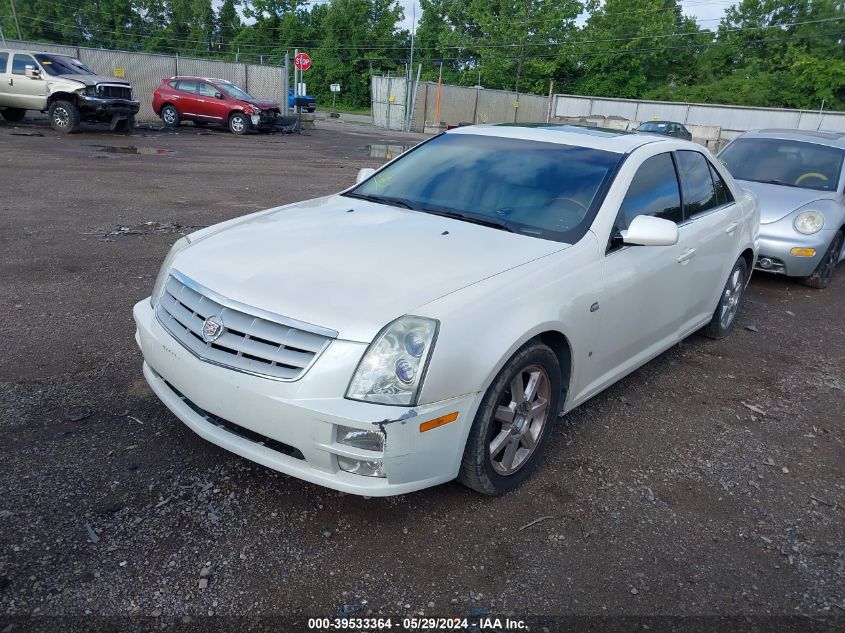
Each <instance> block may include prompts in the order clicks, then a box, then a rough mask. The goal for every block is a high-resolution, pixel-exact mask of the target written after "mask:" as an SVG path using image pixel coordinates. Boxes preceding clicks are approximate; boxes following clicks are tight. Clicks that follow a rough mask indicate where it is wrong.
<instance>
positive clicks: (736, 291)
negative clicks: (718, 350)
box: [719, 267, 745, 330]
mask: <svg viewBox="0 0 845 633" xmlns="http://www.w3.org/2000/svg"><path fill="white" fill-rule="evenodd" d="M744 277H745V276H744V275H743V274H742V269H741V268H739V267H736V268H734V269H733V272H732V273H731V276H730V278H729V279H728V283H727V284H726V285H725V290H724V292H723V293H722V303H721V306H720V308H721V309H720V312H719V325H721V327H722V329H723V330H726V329H727V328H728V327H730V324H731V323H733V320H734V318H736V313H737V310H739V301H740V299H741V298H742V291H743V289H744V288H745V285H744V282H745V278H744Z"/></svg>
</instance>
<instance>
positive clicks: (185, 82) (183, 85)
mask: <svg viewBox="0 0 845 633" xmlns="http://www.w3.org/2000/svg"><path fill="white" fill-rule="evenodd" d="M170 85H171V87H173V88H176V90H181V91H182V92H192V93H196V91H197V82H196V80H194V79H179V80H178V81H173V82H171V83H170Z"/></svg>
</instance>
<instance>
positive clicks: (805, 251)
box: [789, 246, 816, 257]
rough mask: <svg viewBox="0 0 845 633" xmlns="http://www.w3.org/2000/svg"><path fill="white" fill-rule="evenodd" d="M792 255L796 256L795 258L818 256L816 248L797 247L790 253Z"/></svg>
mask: <svg viewBox="0 0 845 633" xmlns="http://www.w3.org/2000/svg"><path fill="white" fill-rule="evenodd" d="M789 254H790V255H795V257H812V256H813V255H815V254H816V249H815V248H799V247H797V246H796V247H795V248H793V249H792V250H791V251H789Z"/></svg>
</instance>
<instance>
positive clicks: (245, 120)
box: [229, 112, 250, 134]
mask: <svg viewBox="0 0 845 633" xmlns="http://www.w3.org/2000/svg"><path fill="white" fill-rule="evenodd" d="M249 128H250V121H249V117H248V116H247V115H245V114H244V113H243V112H235V113H233V114H232V116H230V117H229V131H230V132H231V133H232V134H246V133H247V132H249Z"/></svg>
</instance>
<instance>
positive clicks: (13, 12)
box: [11, 0, 23, 40]
mask: <svg viewBox="0 0 845 633" xmlns="http://www.w3.org/2000/svg"><path fill="white" fill-rule="evenodd" d="M11 1H12V17H13V18H15V29H17V31H18V40H22V39H23V38H22V37H21V25H20V24H19V23H18V12H17V11H15V0H11Z"/></svg>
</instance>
